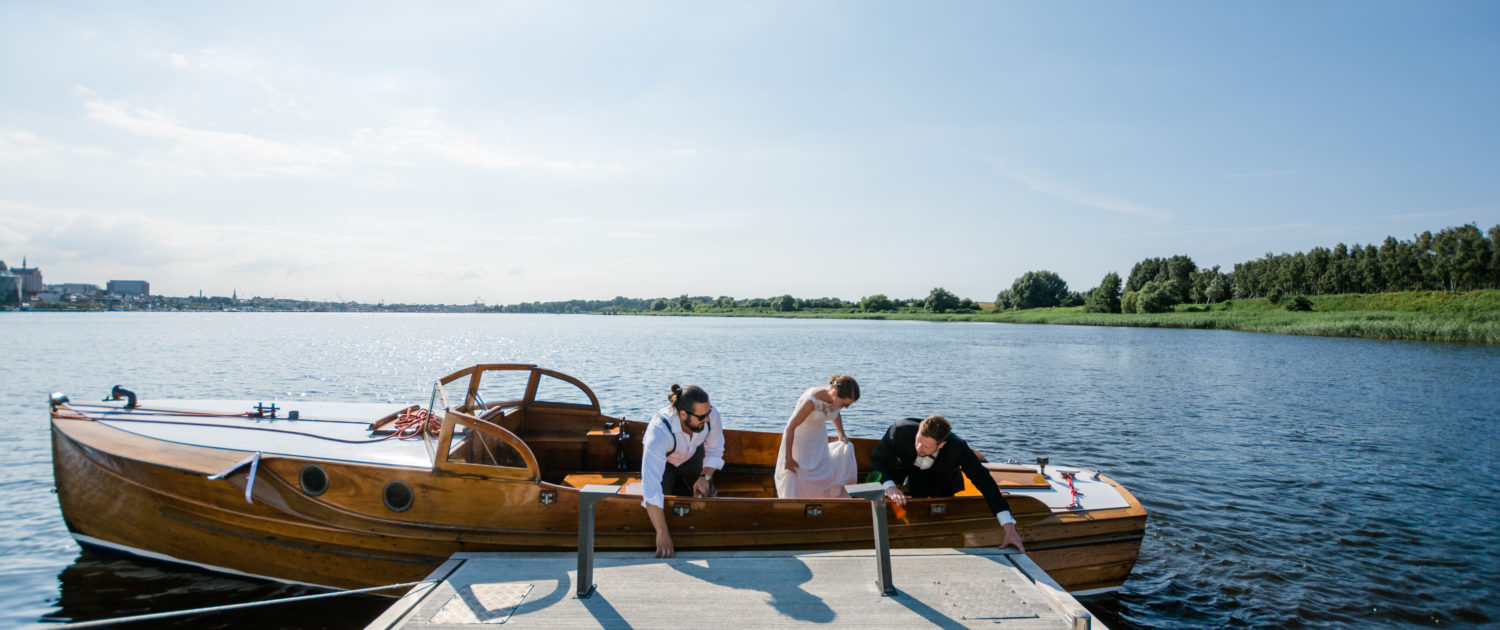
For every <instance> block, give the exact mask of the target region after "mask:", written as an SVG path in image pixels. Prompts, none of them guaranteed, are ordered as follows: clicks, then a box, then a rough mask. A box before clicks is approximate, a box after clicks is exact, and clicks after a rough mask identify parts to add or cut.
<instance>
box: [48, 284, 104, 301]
mask: <svg viewBox="0 0 1500 630" xmlns="http://www.w3.org/2000/svg"><path fill="white" fill-rule="evenodd" d="M47 288H48V289H57V290H58V291H62V294H63V297H64V298H67V297H68V296H77V297H80V298H86V299H92V298H96V297H99V295H100V294H102V293H104V289H100V288H99V285H97V284H86V283H83V282H64V283H62V284H49V285H47Z"/></svg>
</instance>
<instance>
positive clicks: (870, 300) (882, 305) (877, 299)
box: [859, 293, 896, 313]
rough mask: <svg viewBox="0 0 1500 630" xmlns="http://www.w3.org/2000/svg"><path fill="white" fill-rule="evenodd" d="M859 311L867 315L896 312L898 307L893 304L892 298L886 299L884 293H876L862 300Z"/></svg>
mask: <svg viewBox="0 0 1500 630" xmlns="http://www.w3.org/2000/svg"><path fill="white" fill-rule="evenodd" d="M859 310H862V311H865V312H867V313H876V312H880V311H894V310H896V305H895V304H892V303H891V300H890V298H888V297H886V296H885V294H884V293H876V294H875V295H871V296H869V297H866V298H865V299H863V300H860V301H859Z"/></svg>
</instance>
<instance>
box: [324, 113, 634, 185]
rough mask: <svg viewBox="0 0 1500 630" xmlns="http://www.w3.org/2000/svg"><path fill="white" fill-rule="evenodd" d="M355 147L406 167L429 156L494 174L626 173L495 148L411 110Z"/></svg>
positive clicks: (357, 138) (364, 135)
mask: <svg viewBox="0 0 1500 630" xmlns="http://www.w3.org/2000/svg"><path fill="white" fill-rule="evenodd" d="M353 146H354V147H355V148H356V149H357V150H359V151H362V152H365V153H368V154H369V155H372V156H381V157H383V158H385V159H387V160H391V161H394V162H397V163H407V164H409V163H412V161H414V160H420V159H421V158H424V157H426V158H437V159H440V160H445V161H450V162H456V163H459V164H463V165H467V166H472V167H476V168H481V169H485V170H495V171H505V170H518V169H531V170H546V171H613V172H622V171H624V170H626V169H624V168H623V167H620V166H619V165H615V164H600V163H595V162H587V161H575V160H566V159H559V158H555V157H548V156H542V155H534V154H529V153H524V152H514V151H507V150H504V149H500V148H496V147H493V146H490V145H488V144H487V143H485V142H483V141H482V140H480V139H479V138H476V137H474V136H473V135H470V134H468V133H465V132H463V131H460V130H457V129H454V128H452V127H450V126H448V125H447V124H446V123H444V122H443V121H442V120H441V119H440V118H439V116H438V114H437V112H435V111H431V110H411V111H409V112H408V113H407V114H405V115H404V116H403V117H402V119H401V120H398V121H394V122H393V123H392V124H389V125H386V126H383V127H380V128H375V129H369V128H367V129H360V130H359V131H357V132H355V134H354V141H353Z"/></svg>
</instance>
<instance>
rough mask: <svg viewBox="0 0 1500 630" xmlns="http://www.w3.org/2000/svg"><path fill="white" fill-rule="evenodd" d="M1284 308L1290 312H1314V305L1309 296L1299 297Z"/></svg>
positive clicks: (1291, 300) (1289, 301) (1287, 303)
mask: <svg viewBox="0 0 1500 630" xmlns="http://www.w3.org/2000/svg"><path fill="white" fill-rule="evenodd" d="M1284 308H1286V310H1289V311H1310V310H1313V305H1312V300H1309V299H1307V296H1305V295H1299V296H1297V297H1294V298H1292V299H1290V300H1287V302H1286V306H1285V307H1284Z"/></svg>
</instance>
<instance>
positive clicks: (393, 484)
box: [380, 479, 416, 512]
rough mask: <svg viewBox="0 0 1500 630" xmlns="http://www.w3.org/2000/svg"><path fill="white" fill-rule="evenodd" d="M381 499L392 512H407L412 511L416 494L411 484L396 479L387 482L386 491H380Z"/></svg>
mask: <svg viewBox="0 0 1500 630" xmlns="http://www.w3.org/2000/svg"><path fill="white" fill-rule="evenodd" d="M380 498H381V499H382V500H384V501H385V507H386V509H389V510H390V511H392V512H405V511H407V510H409V509H411V504H412V501H413V500H415V499H416V493H414V492H412V490H411V484H408V483H406V482H405V481H401V480H400V479H396V480H392V481H387V482H386V484H385V489H384V490H381V491H380Z"/></svg>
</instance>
